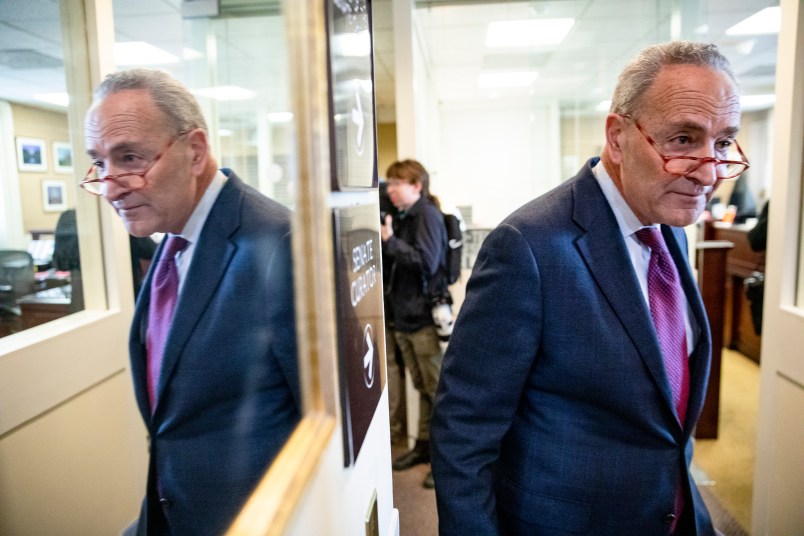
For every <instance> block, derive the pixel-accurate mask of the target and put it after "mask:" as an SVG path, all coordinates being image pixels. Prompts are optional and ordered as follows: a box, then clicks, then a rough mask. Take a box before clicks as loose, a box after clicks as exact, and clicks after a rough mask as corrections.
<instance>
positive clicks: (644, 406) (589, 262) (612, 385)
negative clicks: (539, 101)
mask: <svg viewBox="0 0 804 536" xmlns="http://www.w3.org/2000/svg"><path fill="white" fill-rule="evenodd" d="M596 161H597V160H596V159H592V160H590V161H589V162H588V163H587V165H586V166H585V167H584V169H582V170H581V172H580V173H579V174H578V175H577V176H576V177H575V178H574V179H572V180H570V181H567V182H566V183H564V184H563V185H561V186H559V187H558V188H556V189H555V190H553V191H551V192H549V193H547V194H546V195H544V196H542V197H540V198H538V199H536V200H534V201H531V202H530V203H528V204H526V205H525V206H523V207H522V208H520V209H519V210H517V211H516V212H514V213H513V214H512V215H511V216H509V217H508V218H507V219H506V220H505V221H504V222H503V223H502V224H500V226H499V227H498V228H497V229H495V230H494V231H493V232H492V233H491V234H490V235H489V236H488V238H487V239H486V240H485V242H484V244H483V246H482V248H481V251H480V254H479V255H478V258H477V261H476V264H475V266H474V270H473V273H472V276H471V278H470V280H469V282H468V285H467V293H466V299H465V301H464V304H463V306H462V308H461V311H460V315H459V317H458V319H457V322H456V326H455V330H454V332H453V334H452V337H451V339H450V343H449V348H448V350H447V354H446V356H445V358H444V364H443V368H442V371H441V379H440V383H439V388H438V393H437V395H436V400H435V408H434V413H433V418H432V424H431V427H432V428H431V434H430V438H431V449H432V469H433V476H434V478H435V484H436V496H437V502H438V514H439V525H440V532H441V534H442V535H456V536H457V535H461V536H463V535H466V534H483V535H493V534H518V535H520V534H521V535H528V536H532V535H542V534H544V535H548V534H549V535H551V536H557V535H564V534H594V535H601V536H603V535H605V536H611V535H615V534H616V535H617V536H627V535H634V536H645V535H653V534H667V533H668V532H669V527H670V525H669V524H668V518H667V517H666V516H667V514H669V513H672V512H673V504H674V498H675V494H676V490H677V489H681V490H683V491H684V493H685V495H686V497H687V508H688V512H691V513H693V514H694V516H695V520H696V521H695V523H696V525H697V534H706V535H709V534H712V533H713V529H712V526H711V521H710V520H709V515H708V513H707V511H706V507H705V506H704V504H703V501H702V500H701V497H700V495H699V493H698V491H697V489H696V488H695V486H694V484H692V483H691V477H690V476H689V463H690V460H691V458H692V443H691V441H690V434H691V432H692V429H693V427H694V425H695V422H696V420H697V419H698V416H699V414H700V412H701V407H702V405H703V402H704V394H705V390H706V383H707V378H708V374H709V362H710V351H711V341H710V335H709V328H708V321H707V318H706V314H705V312H704V308H703V304H702V302H701V299H700V295H699V293H698V290H697V286H696V283H695V281H694V279H693V277H692V274H691V272H690V269H689V266H688V263H687V257H686V247H685V246H686V237H685V235H684V233H683V230H681V229H673V228H669V227H666V226H663V227H662V232H663V234H664V236H665V240H666V241H667V243H668V248H669V249H670V252H671V254H672V256H673V259H674V260H675V263H676V265H677V266H678V269H679V272H680V275H681V282H682V285H683V288H684V292H685V294H686V296H687V299H688V301H689V303H690V306H691V317H692V323H693V326H694V329H695V330H696V339H695V340H696V342H697V344H696V346H695V348H694V351H693V353H692V355H691V357H690V369H691V389H690V398H689V408H688V413H687V417H686V423H685V426H684V427H683V428H682V427H681V425H680V424H679V422H678V420H677V419H676V416H675V412H674V409H673V404H672V398H671V388H670V385H669V382H668V380H667V377H666V374H665V371H664V365H663V362H662V354H661V350H660V347H659V343H658V340H657V338H656V334H655V330H654V328H653V324H652V321H651V316H650V311H649V309H648V306H647V304H646V303H645V299H644V297H643V295H642V292H641V290H640V287H639V283H638V280H637V277H636V274H635V272H634V268H633V266H632V264H631V261H630V259H629V256H628V253H627V250H626V245H625V241H624V239H623V237H622V233H621V232H620V229H619V227H618V225H617V221H616V219H615V217H614V213H613V212H612V210H611V208H610V207H609V205H608V203H607V201H606V199H605V197H604V195H603V192H602V190H601V189H600V186H599V184H598V183H597V181H596V179H595V177H594V175H593V174H592V169H591V168H592V166H593V165H594V164H595V163H596Z"/></svg>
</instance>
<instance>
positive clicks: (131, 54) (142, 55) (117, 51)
mask: <svg viewBox="0 0 804 536" xmlns="http://www.w3.org/2000/svg"><path fill="white" fill-rule="evenodd" d="M178 62H179V58H178V56H174V55H173V54H171V53H170V52H167V51H165V50H162V49H161V48H157V47H155V46H153V45H152V44H150V43H146V42H145V41H128V42H123V43H115V44H114V63H115V65H164V64H168V63H178Z"/></svg>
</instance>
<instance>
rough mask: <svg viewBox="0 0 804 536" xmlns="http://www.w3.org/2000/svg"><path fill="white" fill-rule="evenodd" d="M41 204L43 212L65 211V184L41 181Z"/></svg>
mask: <svg viewBox="0 0 804 536" xmlns="http://www.w3.org/2000/svg"><path fill="white" fill-rule="evenodd" d="M42 204H43V206H44V209H45V212H64V211H65V210H67V183H65V182H64V181H52V180H47V181H42Z"/></svg>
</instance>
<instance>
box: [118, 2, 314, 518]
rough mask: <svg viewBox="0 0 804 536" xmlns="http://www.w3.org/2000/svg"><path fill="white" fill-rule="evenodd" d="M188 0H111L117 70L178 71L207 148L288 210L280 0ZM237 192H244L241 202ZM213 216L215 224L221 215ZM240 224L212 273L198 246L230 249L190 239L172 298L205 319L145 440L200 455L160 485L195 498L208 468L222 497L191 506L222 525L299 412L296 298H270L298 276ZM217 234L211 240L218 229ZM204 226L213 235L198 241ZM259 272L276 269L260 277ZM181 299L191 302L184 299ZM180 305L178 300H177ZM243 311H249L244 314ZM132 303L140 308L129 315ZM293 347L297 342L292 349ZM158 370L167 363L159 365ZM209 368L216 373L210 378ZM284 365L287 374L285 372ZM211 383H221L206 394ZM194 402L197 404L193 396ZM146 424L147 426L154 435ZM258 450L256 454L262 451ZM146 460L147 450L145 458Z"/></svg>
mask: <svg viewBox="0 0 804 536" xmlns="http://www.w3.org/2000/svg"><path fill="white" fill-rule="evenodd" d="M192 4H193V2H182V3H181V4H179V3H176V2H163V1H145V2H130V1H128V0H115V1H114V2H113V13H114V28H115V43H114V58H115V69H116V70H118V71H119V70H124V69H129V68H134V67H148V68H157V69H160V70H164V71H166V72H168V73H170V74H171V75H172V76H173V77H175V78H177V79H178V80H180V81H181V82H182V83H183V84H184V85H186V86H187V87H188V88H189V89H190V91H191V92H192V93H193V94H194V95H195V97H196V99H197V100H198V101H199V103H200V105H201V108H202V111H203V114H204V117H205V120H206V122H207V126H208V140H209V144H210V146H211V153H212V156H213V157H214V158H215V160H216V161H217V163H218V166H219V167H220V168H228V169H231V171H233V172H234V173H235V174H236V176H237V177H238V178H239V179H241V180H242V181H243V182H244V183H246V184H247V185H249V186H252V187H254V188H256V189H257V190H258V191H259V192H260V193H262V194H264V195H265V196H266V197H268V198H270V199H272V200H274V201H277V202H279V203H280V204H282V205H284V206H285V207H287V208H290V209H293V208H294V194H295V192H294V187H293V184H294V177H295V175H296V171H295V169H294V165H295V164H294V162H295V161H296V157H295V155H294V150H295V141H294V138H295V133H294V128H293V125H294V123H293V114H292V112H291V104H290V102H289V84H290V79H289V74H288V61H287V53H288V52H287V43H286V35H285V19H284V15H283V14H282V12H281V10H280V9H279V8H278V3H277V2H272V1H257V2H249V3H248V4H247V5H246V4H243V3H236V5H235V4H234V3H231V2H225V1H223V2H215V3H210V4H216V5H215V6H212V9H211V10H209V11H207V10H202V11H198V10H196V9H193V8H194V6H193V5H192ZM196 5H198V3H196ZM230 6H233V7H230ZM227 180H228V183H227V185H226V186H224V188H227V187H229V186H230V184H229V183H231V182H232V176H229V178H228V179H227ZM229 191H230V192H231V191H232V190H231V189H230V190H229ZM246 195H247V196H250V195H251V194H246ZM223 196H224V191H222V192H221V194H220V196H219V197H218V201H216V205H215V206H214V207H213V209H212V211H215V210H216V209H217V207H218V206H219V205H218V203H219V201H220V200H221V199H222V198H223ZM238 202H240V201H238ZM242 203H243V205H246V204H247V201H242ZM253 206H254V205H253V204H249V207H253ZM261 207H262V208H261V209H259V210H267V209H265V205H261ZM246 210H247V209H245V208H244V209H243V210H240V209H239V208H238V209H232V210H229V211H228V212H226V213H225V214H223V212H217V213H215V212H210V215H209V216H208V219H207V220H206V224H205V227H204V230H203V231H202V233H204V234H202V235H201V239H200V240H199V242H198V247H201V246H202V245H204V246H208V245H210V244H214V243H215V242H214V241H213V240H212V237H213V234H214V231H212V230H211V229H209V225H211V223H210V222H211V220H212V218H213V214H218V215H219V216H225V217H226V218H227V219H231V218H241V217H243V218H246V217H248V216H249V215H251V216H253V217H259V218H260V221H263V222H266V221H267V220H268V218H267V217H264V216H263V214H264V213H260V214H259V215H258V214H256V211H257V210H258V209H254V208H249V209H248V210H251V212H246ZM271 210H274V209H271ZM288 218H290V215H288ZM216 222H217V223H216V225H226V224H227V223H226V222H221V221H220V220H216ZM265 225H266V226H267V225H270V224H269V223H266V224H265ZM238 226H239V228H241V229H246V231H245V233H249V236H243V235H242V234H241V235H237V236H231V237H229V236H227V237H226V239H227V240H229V239H231V240H232V245H234V247H235V250H234V253H232V254H231V255H232V256H231V257H226V266H225V268H221V271H220V273H216V275H214V276H212V275H211V274H210V270H217V269H218V268H217V265H216V264H215V261H214V260H211V259H210V260H207V258H208V256H209V255H212V256H215V255H227V254H228V251H230V250H226V249H225V248H216V247H215V246H213V248H212V249H207V250H205V251H202V250H199V249H196V251H195V253H194V254H193V257H192V263H191V265H190V267H189V272H188V273H187V276H186V279H185V280H183V283H182V284H183V285H185V287H184V289H183V290H182V294H181V295H180V298H179V300H180V301H179V303H178V306H177V307H178V308H177V311H179V312H182V313H184V312H187V313H189V315H190V316H191V317H192V318H193V319H194V321H195V320H196V319H197V321H198V322H199V325H201V326H202V327H201V328H198V329H195V328H194V329H193V331H192V334H191V335H190V339H189V340H188V342H187V343H186V348H185V349H184V350H182V352H181V355H180V356H179V357H178V358H177V364H176V365H175V369H174V371H173V373H172V376H171V378H170V380H169V381H170V384H169V386H167V387H165V391H164V392H165V393H167V392H168V391H171V390H175V391H174V393H173V394H172V396H171V401H170V402H169V404H171V406H170V407H166V408H165V412H167V413H165V414H164V415H165V417H164V419H165V422H166V423H167V422H168V421H170V422H171V423H172V424H170V425H167V424H166V425H165V426H166V427H167V428H170V429H164V430H163V428H165V426H160V431H159V433H158V435H156V437H154V438H152V440H151V441H152V444H156V445H157V447H156V450H155V451H154V450H152V456H153V455H154V454H153V453H154V452H156V453H157V454H156V456H157V460H159V461H158V465H159V466H160V467H162V464H168V465H174V464H177V465H178V464H184V467H185V469H186V468H190V467H192V468H194V469H193V470H194V471H201V469H202V468H205V469H204V471H203V473H204V474H197V475H194V476H193V477H192V478H189V479H188V478H187V477H177V478H176V480H175V481H174V482H173V486H172V487H170V486H163V491H162V493H161V495H163V496H166V497H169V496H170V495H171V494H174V495H176V494H187V495H188V497H189V496H190V495H191V496H192V498H187V499H186V503H188V504H190V503H192V504H191V506H192V507H194V508H197V507H198V506H199V505H200V504H201V503H199V502H198V501H199V500H211V498H210V495H209V494H210V490H205V489H204V486H207V485H210V483H209V480H210V479H214V478H216V477H215V476H214V475H217V477H218V478H220V479H221V482H219V484H218V488H219V492H218V493H219V494H220V495H222V496H226V497H220V498H219V499H217V502H218V503H219V504H216V505H215V506H214V507H213V506H210V507H209V509H208V510H209V512H208V513H207V515H209V516H210V517H209V519H207V518H204V517H203V516H200V515H199V517H198V519H199V520H201V519H207V521H209V522H210V523H215V525H214V526H219V523H220V522H221V521H222V520H221V519H220V515H219V514H220V513H221V512H223V511H226V512H229V513H230V514H231V516H232V518H231V520H233V519H234V514H235V513H236V512H235V511H234V510H232V509H231V508H229V507H231V506H235V505H234V504H230V503H233V501H234V500H239V501H240V502H239V504H237V505H236V506H238V508H239V507H240V506H242V505H243V503H244V502H245V498H246V497H245V496H243V494H242V492H243V487H244V486H245V485H246V483H248V484H249V485H251V486H254V485H256V484H257V482H259V480H260V478H261V477H262V476H263V473H264V471H265V470H266V469H267V467H268V465H269V464H268V462H269V458H267V457H266V456H268V454H269V453H272V455H275V454H276V453H277V452H278V450H279V449H278V448H275V447H277V445H276V444H277V443H280V444H281V443H282V442H283V438H286V437H287V436H288V435H289V433H290V432H291V431H292V426H291V428H290V429H289V428H288V427H287V426H285V425H286V424H295V422H296V421H297V420H298V418H299V417H300V414H299V405H300V399H299V392H298V390H299V386H298V373H297V368H298V367H297V365H296V355H295V328H294V325H293V318H292V314H293V309H292V307H288V308H283V309H282V311H275V309H278V307H276V306H275V304H277V303H283V301H284V298H285V297H288V299H289V300H292V293H293V284H292V279H291V275H290V274H289V273H287V272H288V271H289V270H290V268H289V267H288V269H287V270H286V269H284V268H282V269H278V268H277V266H278V265H279V266H281V265H283V264H284V260H275V257H274V256H273V255H274V251H262V249H264V248H265V247H266V245H267V244H268V240H267V239H266V240H261V239H259V238H255V237H253V236H252V235H251V233H256V234H260V233H261V232H263V231H262V230H261V229H254V228H253V225H249V222H247V221H241V222H239V223H238ZM272 232H274V230H273V229H271V228H267V227H266V228H265V229H264V233H265V235H266V236H271V234H270V233H272ZM214 236H216V238H215V240H217V239H218V238H217V236H218V235H217V234H215V235H214ZM204 237H208V238H207V241H206V242H204ZM280 245H282V246H283V247H286V248H287V249H286V250H281V251H283V252H284V253H286V254H287V255H290V243H289V241H288V242H285V243H284V244H280ZM252 249H253V250H254V251H252ZM256 250H259V251H256ZM255 257H258V258H264V259H265V265H264V266H259V265H255V264H254V263H252V260H253V259H254V258H255ZM244 259H245V260H244ZM213 266H214V267H213ZM265 274H274V275H265ZM216 277H220V280H218V279H216ZM268 277H272V278H273V280H272V281H266V279H267V278H268ZM199 281H200V284H201V286H205V287H206V286H208V287H210V290H209V294H208V295H205V296H197V295H195V296H188V295H186V294H185V292H186V291H187V288H188V287H187V286H186V285H190V284H192V285H193V287H192V288H193V289H196V290H200V291H202V293H203V292H204V291H203V289H201V288H200V286H199ZM266 287H267V288H266ZM182 300H188V301H193V304H190V303H186V302H184V301H182ZM235 302H237V303H235ZM182 304H185V305H184V307H186V308H182V307H183V305H182ZM196 306H198V307H201V306H203V307H206V310H205V312H203V313H201V312H194V311H195V309H194V307H196ZM260 310H261V311H260ZM247 311H250V312H251V313H250V314H252V315H253V316H251V317H249V318H247V317H246V313H245V312H247ZM262 311H269V313H270V314H269V313H265V314H263V313H262ZM139 314H140V313H139V312H138V311H137V312H135V322H136V321H137V318H139V316H138V315H139ZM142 314H144V312H143V313H142ZM177 314H178V313H177ZM193 315H196V316H193ZM279 315H284V316H279ZM263 321H265V322H263ZM177 322H180V321H178V320H176V319H175V318H174V321H173V327H172V328H171V329H173V330H175V329H176V327H175V326H176V325H177ZM171 333H173V332H171ZM171 336H172V335H171ZM198 337H201V338H203V339H206V340H208V341H209V344H210V345H214V346H215V347H216V348H219V350H217V352H218V353H219V356H220V360H221V363H223V362H226V363H227V364H225V365H224V364H219V363H218V362H217V361H215V359H212V358H213V354H214V352H215V351H211V350H209V349H208V348H199V347H197V345H194V343H193V342H192V341H193V338H198ZM289 341H293V343H292V344H291V343H290V342H289ZM285 343H287V344H285ZM254 349H258V350H254ZM261 349H264V350H265V352H264V354H265V355H257V354H258V353H259V351H261ZM289 352H293V353H292V355H289ZM291 362H292V364H291ZM132 368H133V369H134V372H135V373H134V380H135V392H140V391H142V386H141V383H142V382H141V381H140V380H141V379H142V376H141V375H139V376H138V375H137V374H136V367H135V366H134V365H132ZM162 370H163V372H162V374H165V368H164V365H163V368H162ZM218 375H220V376H221V377H222V378H225V380H221V379H220V378H218V377H216V376H218ZM290 375H294V376H295V377H294V378H292V379H291V378H290V377H289V376H290ZM286 384H290V387H291V389H290V390H291V391H293V395H294V396H295V401H294V400H286V399H283V398H282V396H285V395H287V389H286V388H285V390H284V391H283V390H282V388H283V386H284V385H286ZM191 385H194V387H193V386H191ZM180 389H181V391H180ZM194 389H197V390H198V392H197V391H194ZM202 390H203V391H204V393H203V394H202V393H200V391H202ZM280 391H282V392H280ZM209 392H212V393H216V392H217V393H219V394H218V395H216V394H207V393H209ZM196 397H200V399H201V400H204V401H205V405H204V407H203V412H205V413H207V414H208V415H207V416H205V417H199V416H197V415H195V414H193V415H189V414H188V413H187V411H189V410H187V411H185V410H183V409H182V408H183V407H184V406H188V405H189V406H194V405H198V403H197V402H196V401H195V398H196ZM294 402H295V406H294V405H293V404H294ZM173 404H175V406H174V405H173ZM157 408H159V406H157ZM198 410H199V411H201V410H202V408H201V407H200V406H199V407H198ZM291 412H294V413H293V414H294V415H295V416H296V420H295V421H292V423H290V421H291V420H290V419H286V416H287V415H289V414H290V413H291ZM167 415H170V416H169V417H168V416H167ZM224 421H226V422H224ZM200 428H204V429H200ZM154 433H156V432H155V431H152V432H151V434H152V436H153V434H154ZM179 437H181V440H182V441H185V440H186V444H187V447H186V448H187V453H186V454H180V453H176V452H171V451H169V449H170V447H169V445H172V444H173V443H174V442H175V441H178V440H179ZM235 437H236V438H238V439H237V440H236V441H234V440H233V438H235ZM212 438H215V440H214V441H213V440H212ZM160 445H161V450H160ZM260 456H262V457H263V458H262V459H257V458H259V457H260ZM177 458H181V459H182V460H184V461H178V460H177ZM151 463H152V464H153V463H155V462H154V460H153V459H152V460H151ZM183 471H184V469H177V470H176V472H175V473H171V474H173V475H175V474H177V473H178V474H184V473H183ZM188 484H192V485H193V486H200V488H199V489H198V490H195V491H190V490H187V489H186V488H183V487H182V486H186V485H188ZM143 491H144V490H143ZM229 495H233V496H234V497H235V498H234V499H233V498H232V497H231V496H229ZM167 500H170V498H168V499H167ZM221 505H226V506H225V507H224V506H221ZM215 512H217V513H218V514H216V513H215ZM176 515H181V514H176ZM183 526H185V527H186V526H187V525H183ZM185 530H189V529H185Z"/></svg>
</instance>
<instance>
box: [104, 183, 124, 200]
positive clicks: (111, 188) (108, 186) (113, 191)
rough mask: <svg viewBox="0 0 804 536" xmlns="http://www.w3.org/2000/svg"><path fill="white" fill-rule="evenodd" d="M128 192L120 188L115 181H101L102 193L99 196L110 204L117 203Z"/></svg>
mask: <svg viewBox="0 0 804 536" xmlns="http://www.w3.org/2000/svg"><path fill="white" fill-rule="evenodd" d="M128 192H129V189H128V188H125V187H123V186H121V185H120V184H119V183H118V182H117V181H115V180H105V181H103V193H102V194H101V195H102V196H103V197H105V198H106V200H107V201H109V202H110V203H112V202H114V201H117V200H118V199H120V198H122V197H123V196H124V195H126V194H127V193H128Z"/></svg>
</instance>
